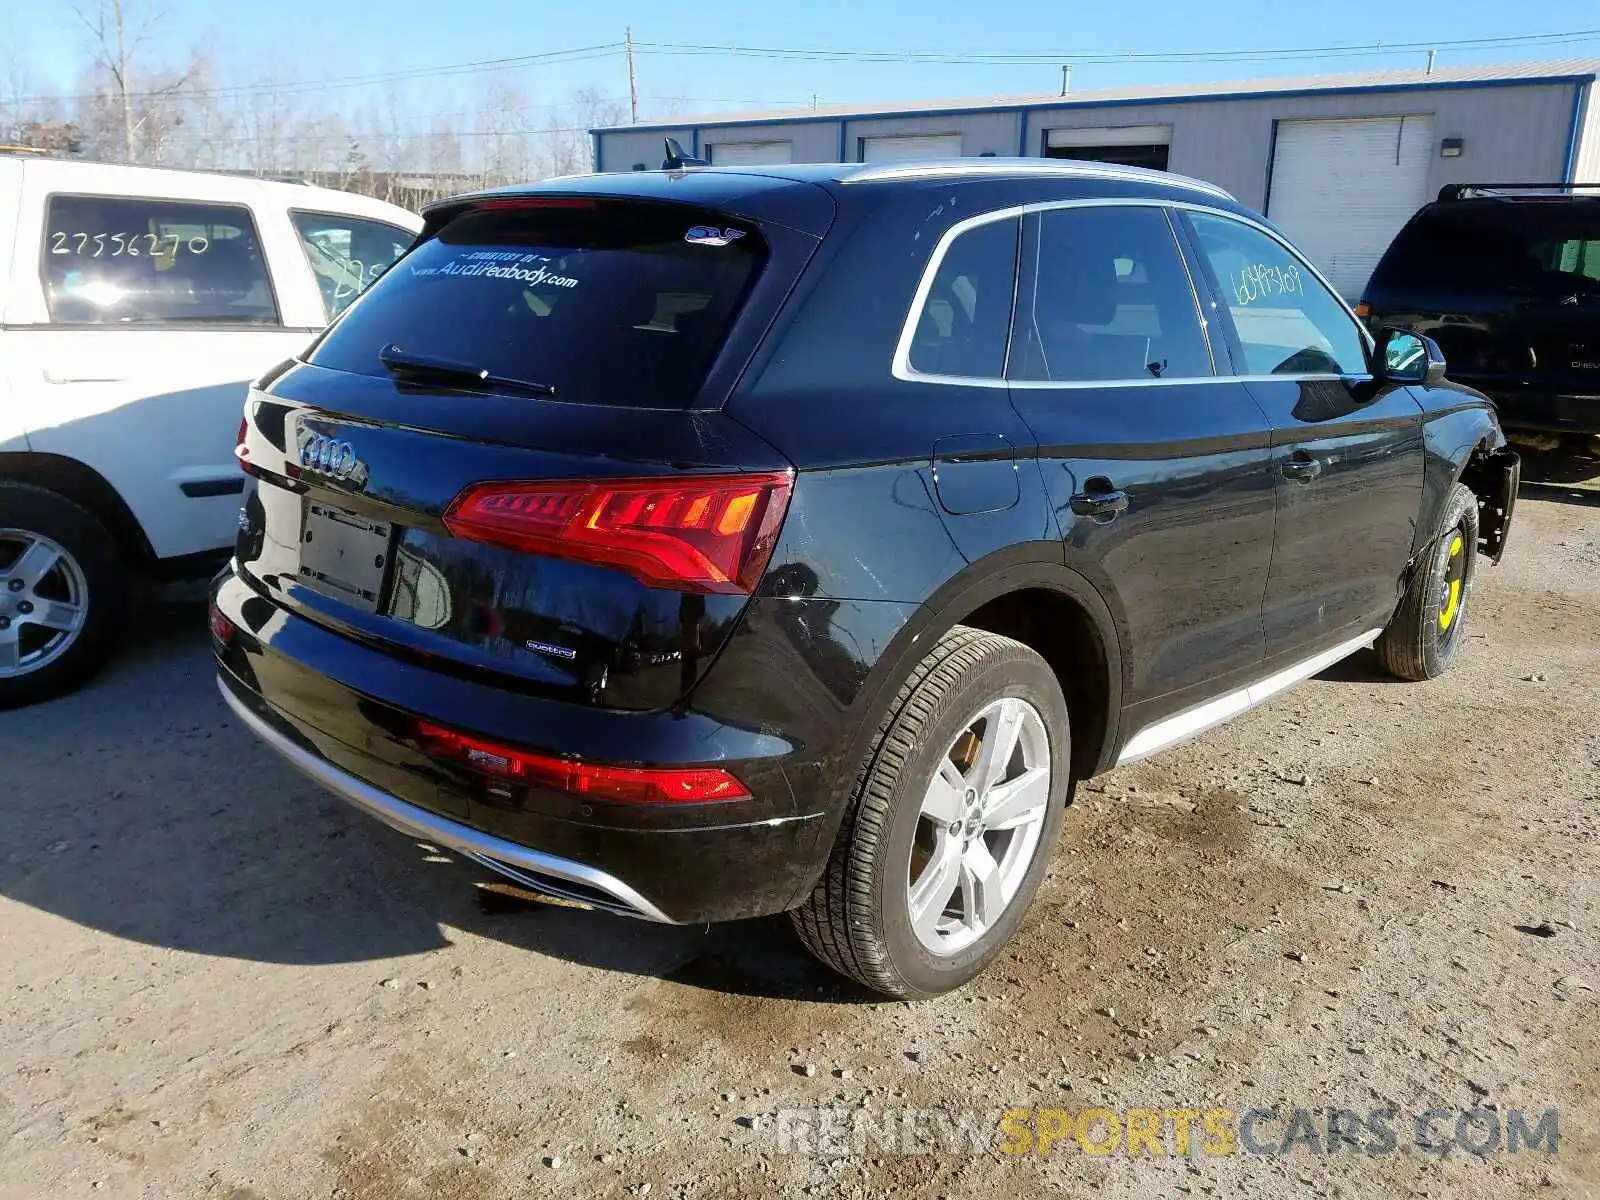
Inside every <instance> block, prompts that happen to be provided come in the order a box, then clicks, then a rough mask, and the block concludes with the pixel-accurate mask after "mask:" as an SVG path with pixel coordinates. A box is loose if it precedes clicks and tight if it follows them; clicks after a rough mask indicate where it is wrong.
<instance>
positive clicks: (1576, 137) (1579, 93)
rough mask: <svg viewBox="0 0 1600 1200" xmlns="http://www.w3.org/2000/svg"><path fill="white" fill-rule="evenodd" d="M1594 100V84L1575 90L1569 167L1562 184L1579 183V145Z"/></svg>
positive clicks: (1562, 174)
mask: <svg viewBox="0 0 1600 1200" xmlns="http://www.w3.org/2000/svg"><path fill="white" fill-rule="evenodd" d="M1593 100H1594V84H1592V83H1586V84H1584V85H1583V86H1582V87H1579V88H1575V89H1573V96H1572V127H1571V128H1570V129H1568V130H1567V165H1566V167H1565V168H1564V169H1563V171H1562V173H1561V182H1562V183H1577V182H1579V180H1578V179H1576V178H1575V177H1574V172H1576V171H1577V169H1578V144H1579V142H1580V140H1581V139H1582V136H1583V126H1584V122H1585V119H1586V118H1587V116H1588V113H1589V105H1590V103H1591V102H1592V101H1593Z"/></svg>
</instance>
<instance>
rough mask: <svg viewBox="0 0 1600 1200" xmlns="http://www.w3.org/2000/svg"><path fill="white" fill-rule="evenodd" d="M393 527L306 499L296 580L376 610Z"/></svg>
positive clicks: (325, 592) (356, 606)
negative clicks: (298, 569)
mask: <svg viewBox="0 0 1600 1200" xmlns="http://www.w3.org/2000/svg"><path fill="white" fill-rule="evenodd" d="M393 540H394V526H393V525H391V524H390V523H389V522H388V521H374V520H371V519H369V518H367V517H363V516H361V515H359V514H358V513H353V512H350V511H349V510H348V509H343V508H339V507H337V506H336V505H332V504H323V503H321V502H320V501H315V500H313V501H309V502H307V504H306V508H305V521H304V523H303V525H302V526H301V530H300V582H302V583H304V584H305V585H306V586H307V587H309V588H313V589H315V590H316V591H319V592H321V593H322V594H323V595H325V596H332V597H334V598H335V599H338V600H342V601H344V602H345V603H346V604H349V605H352V606H353V607H355V608H359V609H361V610H362V611H364V612H377V611H378V603H379V601H380V600H381V599H382V597H383V583H384V579H385V577H386V575H387V574H388V568H389V558H390V554H389V548H390V545H391V543H392V542H393Z"/></svg>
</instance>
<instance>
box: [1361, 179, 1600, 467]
mask: <svg viewBox="0 0 1600 1200" xmlns="http://www.w3.org/2000/svg"><path fill="white" fill-rule="evenodd" d="M1361 311H1364V312H1366V313H1367V314H1368V320H1369V322H1370V323H1371V326H1372V328H1374V329H1381V328H1385V327H1398V328H1403V329H1409V330H1413V331H1415V332H1417V333H1423V334H1427V335H1428V336H1429V337H1432V338H1433V339H1434V340H1435V341H1436V342H1438V344H1439V345H1440V346H1441V347H1442V348H1443V350H1444V354H1445V356H1446V357H1447V358H1448V359H1449V360H1450V378H1452V379H1455V380H1458V381H1460V382H1461V383H1465V384H1468V385H1470V386H1472V387H1475V388H1477V389H1479V390H1480V391H1482V392H1485V393H1487V394H1488V395H1489V396H1490V397H1492V398H1493V400H1494V402H1495V406H1496V407H1497V408H1498V409H1499V413H1500V420H1501V421H1502V423H1503V424H1504V425H1505V426H1506V427H1507V428H1518V429H1530V430H1542V431H1545V432H1547V433H1568V434H1586V435H1589V436H1591V437H1593V436H1600V184H1593V185H1587V186H1585V185H1576V184H1552V185H1539V184H1503V183H1498V184H1456V185H1452V186H1450V187H1446V188H1445V189H1444V190H1443V191H1441V192H1440V194H1439V199H1438V200H1437V201H1435V202H1434V203H1432V204H1429V205H1427V206H1425V207H1424V208H1423V209H1422V210H1421V211H1419V212H1418V213H1417V214H1416V216H1414V217H1412V219H1411V220H1410V222H1408V223H1407V224H1406V226H1405V228H1404V229H1402V230H1401V231H1400V233H1399V234H1398V235H1397V236H1396V237H1395V240H1394V242H1393V244H1392V245H1390V247H1389V249H1388V252H1387V253H1385V254H1384V256H1383V259H1382V261H1381V262H1379V264H1378V268H1377V270H1376V271H1375V272H1374V273H1373V276H1372V281H1371V282H1370V283H1369V284H1368V285H1367V290H1366V294H1365V296H1364V297H1363V301H1362V310H1361Z"/></svg>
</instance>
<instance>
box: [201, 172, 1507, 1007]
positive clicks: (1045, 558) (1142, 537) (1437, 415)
mask: <svg viewBox="0 0 1600 1200" xmlns="http://www.w3.org/2000/svg"><path fill="white" fill-rule="evenodd" d="M238 455H239V458H240V460H241V462H242V463H243V464H244V466H245V468H246V470H247V472H248V475H249V476H250V486H249V488H248V489H247V494H246V499H245V504H244V507H243V509H242V511H241V513H240V532H239V539H238V546H237V550H236V554H235V557H234V560H233V562H232V564H231V566H230V567H229V568H228V569H227V570H226V571H225V572H224V573H223V574H222V575H221V576H219V578H218V581H217V583H216V584H215V586H214V589H213V596H212V610H211V623H212V633H213V638H214V643H215V652H216V658H217V663H218V668H219V671H218V674H219V684H220V686H221V690H222V693H223V696H224V697H225V699H226V700H227V702H228V704H229V705H230V706H231V707H232V708H233V710H234V711H235V713H237V715H238V716H239V718H240V719H241V720H242V721H243V722H244V723H245V724H246V725H248V726H249V727H250V728H251V729H252V730H253V731H254V732H255V733H256V734H258V735H259V736H260V737H261V738H262V739H263V740H264V741H265V742H267V743H268V744H269V745H270V746H272V747H273V748H274V749H275V750H277V751H278V752H279V753H280V754H281V755H282V756H283V757H284V758H286V759H287V760H288V761H289V762H290V763H292V764H294V765H295V766H296V767H298V768H300V769H301V770H302V771H304V772H305V773H306V774H307V775H309V776H310V777H311V778H312V779H314V780H316V781H318V782H319V783H321V784H323V785H324V786H326V787H327V788H328V789H329V790H331V791H333V792H335V793H337V794H339V795H340V796H343V797H344V798H346V799H348V800H350V801H352V802H354V803H355V804H356V805H358V806H360V807H361V808H363V809H366V810H367V811H369V812H370V813H372V814H373V815H375V816H377V817H379V818H381V819H382V820H384V821H387V822H389V823H390V824H392V825H395V826H397V827H399V828H400V829H402V830H404V831H406V832H408V833H410V834H411V835H413V836H414V837H417V838H419V839H421V840H424V841H426V842H428V843H429V844H431V845H434V846H440V847H448V848H451V849H453V850H454V851H456V852H459V853H460V854H462V855H465V856H466V857H468V858H471V859H473V860H476V861H477V862H478V863H480V864H482V865H483V866H485V867H489V868H492V869H493V870H494V871H497V872H500V873H502V874H504V875H506V876H509V877H511V878H512V879H514V880H517V881H519V882H520V883H521V884H522V885H523V886H524V887H525V888H530V889H534V890H536V891H540V892H543V893H546V894H550V895H554V896H558V897H563V898H565V899H568V900H576V901H579V902H581V903H583V904H586V905H589V906H591V907H593V908H595V909H601V910H606V911H609V912H613V913H621V914H626V915H629V916H633V917H643V918H648V919H651V920H656V921H668V922H706V921H717V920H726V919H731V918H739V917H751V916H756V915H760V914H770V913H778V912H785V911H787V912H790V913H791V914H792V916H793V923H794V925H795V927H796V928H797V930H798V931H799V934H800V937H801V939H802V940H803V941H804V943H805V945H806V946H807V947H808V948H809V949H810V950H811V951H813V952H814V953H815V954H817V955H818V956H819V957H820V958H822V959H823V960H824V961H825V962H827V963H829V964H830V965H832V966H834V967H835V968H837V969H839V970H840V971H842V972H845V973H846V974H848V975H850V976H852V977H854V978H855V979H857V980H859V981H861V982H862V983H863V984H865V985H867V986H869V987H871V988H874V989H877V990H879V991H881V992H884V993H888V994H891V995H896V996H902V997H919V996H929V995H934V994H937V993H940V992H943V991H947V990H949V989H951V988H954V987H957V986H959V985H960V984H962V983H964V982H965V981H966V980H968V979H970V978H972V977H973V976H974V975H976V974H977V973H978V972H979V971H980V970H982V968H983V967H984V965H985V964H986V963H988V962H989V961H990V960H991V959H993V957H994V956H995V955H996V954H997V953H998V952H999V951H1000V949H1001V947H1002V946H1004V944H1005V943H1006V942H1007V940H1008V939H1009V938H1010V937H1011V936H1012V934H1013V933H1014V932H1015V931H1016V929H1017V928H1018V926H1019V924H1020V923H1021V922H1022V920H1023V918H1024V916H1025V913H1026V911H1027V909H1028V906H1029V903H1030V902H1031V900H1032V898H1033V895H1034V893H1035V891H1036V890H1037V888H1038V887H1039V883H1040V880H1041V878H1042V876H1043V874H1044V871H1045V869H1046V867H1047V865H1048V862H1049V859H1050V857H1051V854H1052V850H1053V846H1054V842H1055V839H1056V836H1057V832H1058V829H1059V827H1060V824H1061V820H1062V813H1063V810H1064V808H1065V806H1066V805H1067V803H1068V802H1069V800H1070V797H1071V795H1072V789H1073V784H1074V782H1075V781H1077V780H1081V779H1084V778H1086V777H1089V776H1092V775H1095V774H1096V773H1099V772H1103V771H1106V770H1108V769H1110V768H1111V767H1113V766H1115V765H1117V764H1119V763H1126V762H1130V761H1133V760H1135V759H1138V758H1142V757H1144V756H1146V755H1149V754H1152V753H1155V752H1156V751H1159V750H1161V749H1163V748H1165V747H1167V746H1170V745H1172V744H1174V743H1177V742H1179V741H1182V740H1184V739H1185V738H1188V737H1191V736H1193V735H1195V734H1198V733H1200V732H1201V731H1203V730H1204V729H1206V728H1208V727H1210V726H1212V725H1215V724H1217V723H1218V722H1220V721H1223V720H1225V719H1227V718H1228V717H1230V716H1232V715H1234V714H1236V713H1238V712H1241V711H1243V710H1244V709H1247V708H1249V707H1251V706H1252V705H1254V704H1257V703H1260V702H1261V701H1263V700H1265V699H1266V698H1268V697H1269V696H1271V695H1273V694H1275V693H1277V692H1279V691H1281V690H1282V689H1283V688H1285V687H1287V686H1289V685H1290V684H1292V683H1294V682H1295V681H1297V680H1299V679H1302V678H1304V677H1306V676H1309V675H1311V674H1313V673H1315V672H1317V671H1319V670H1321V669H1322V668H1324V667H1326V666H1327V665H1329V664H1331V663H1333V662H1335V661H1337V660H1338V659H1340V658H1342V657H1344V656H1346V655H1348V654H1351V653H1353V652H1355V651H1357V650H1359V649H1361V648H1364V647H1368V646H1375V647H1376V650H1377V652H1378V656H1379V658H1380V660H1381V661H1382V662H1383V663H1384V664H1385V665H1386V666H1387V667H1388V668H1389V669H1390V670H1391V671H1392V672H1393V673H1395V674H1396V675H1398V676H1400V677H1402V678H1406V679H1424V678H1429V677H1432V676H1434V675H1437V674H1438V673H1440V672H1441V671H1442V670H1444V668H1445V667H1446V666H1447V665H1448V663H1449V662H1450V660H1451V658H1452V657H1453V656H1454V655H1455V654H1456V653H1457V652H1458V651H1459V649H1460V647H1461V644H1462V630H1463V628H1464V625H1465V622H1466V620H1467V614H1468V610H1469V608H1470V599H1471V595H1472V582H1473V578H1474V572H1475V568H1476V564H1477V562H1478V559H1479V556H1480V555H1482V556H1486V557H1489V558H1492V559H1496V560H1497V559H1498V557H1499V554H1500V552H1501V549H1502V547H1503V545H1504V542H1505V538H1506V534H1507V530H1508V528H1509V525H1510V521H1511V515H1512V513H1511V507H1512V500H1513V496H1514V494H1515V486H1516V478H1517V459H1516V457H1515V455H1514V454H1512V453H1510V452H1509V451H1508V449H1507V448H1506V445H1505V441H1504V438H1503V437H1502V435H1501V432H1500V429H1499V428H1498V426H1497V424H1496V422H1495V418H1494V414H1493V411H1492V409H1491V408H1490V406H1489V405H1488V403H1487V402H1486V401H1485V399H1484V398H1483V397H1482V396H1480V395H1478V394H1477V393H1475V392H1472V391H1469V390H1466V389H1463V388H1460V387H1456V386H1454V385H1452V384H1449V383H1446V382H1445V381H1444V379H1443V363H1442V362H1441V361H1440V359H1439V356H1438V351H1437V348H1436V347H1435V346H1433V344H1432V343H1431V342H1429V341H1427V340H1426V339H1425V338H1421V337H1418V336H1416V335H1412V334H1396V335H1390V334H1387V333H1383V334H1380V335H1379V336H1378V337H1376V338H1374V337H1372V336H1370V335H1369V334H1368V333H1367V332H1366V331H1365V330H1364V329H1363V327H1362V325H1361V324H1360V323H1359V322H1358V321H1357V320H1356V318H1355V317H1354V315H1353V314H1352V313H1351V311H1350V310H1349V309H1348V308H1347V307H1346V306H1345V305H1344V304H1343V303H1342V302H1340V301H1339V300H1338V299H1337V297H1336V296H1335V295H1334V293H1333V292H1332V291H1331V290H1330V289H1329V288H1328V286H1327V285H1326V283H1325V282H1324V281H1323V280H1322V278H1321V277H1320V276H1319V275H1318V274H1317V272H1316V270H1315V269H1313V267H1312V266H1311V265H1310V264H1308V263H1307V262H1306V261H1305V260H1304V259H1303V258H1301V257H1300V255H1299V254H1298V253H1297V252H1296V251H1295V250H1294V249H1293V247H1292V246H1290V245H1289V243H1288V242H1287V241H1286V240H1285V239H1284V238H1283V237H1282V235H1280V234H1279V233H1278V232H1276V231H1275V230H1274V229H1273V228H1272V227H1271V226H1270V225H1268V224H1266V223H1265V222H1263V221H1262V220H1261V218H1259V217H1258V216H1256V215H1255V214H1253V213H1251V212H1249V211H1248V210H1247V209H1245V208H1244V207H1242V206H1241V205H1239V204H1238V203H1236V202H1235V201H1233V200H1232V199H1231V198H1230V197H1229V196H1228V195H1226V194H1225V193H1224V192H1222V191H1220V190H1218V189H1216V188H1214V187H1211V186H1209V185H1207V184H1202V183H1198V182H1193V181H1189V180H1185V179H1183V178H1180V177H1176V176H1172V175H1168V174H1161V173H1155V172H1147V171H1140V170H1137V169H1132V168H1115V167H1106V166H1102V165H1091V164H1073V163H1064V162H1050V163H1043V162H1037V161H1017V162H1007V161H1004V160H989V159H985V160H972V161H964V162H953V163H929V164H917V165H911V166H893V167H884V166H862V165H836V166H818V167H781V168H761V169H748V170H714V169H696V168H691V169H682V170H664V171H660V172H639V173H632V174H626V175H597V176H590V177H585V178H578V179H568V180H562V181H557V182H551V183H548V184H544V185H539V186H530V187H526V188H517V189H511V190H502V191H495V192H488V193H483V194H478V195H469V196H463V197H460V198H457V199H453V200H450V201H447V202H444V203H441V204H439V205H436V206H435V207H433V208H432V209H430V210H429V211H428V213H427V225H426V228H425V230H424V231H423V233H422V235H421V236H420V237H419V239H418V241H417V244H416V245H415V246H414V247H413V248H412V249H411V251H410V252H409V253H408V254H407V255H406V256H405V257H403V258H402V259H400V260H399V261H398V262H397V263H396V264H395V265H394V266H393V267H392V268H391V269H390V270H389V271H388V272H387V273H386V274H385V275H384V276H383V277H382V278H381V279H380V280H379V281H378V282H377V283H376V284H375V285H374V286H373V287H372V288H371V289H370V290H369V291H368V292H367V293H366V294H365V296H364V297H363V298H362V299H361V300H360V301H358V302H357V303H356V304H355V305H354V306H353V307H352V308H350V309H349V311H348V312H346V313H345V314H344V315H343V316H342V317H341V318H340V319H339V320H338V321H337V322H336V323H335V324H334V325H333V326H332V327H331V328H330V329H329V330H327V331H326V333H325V334H324V335H323V336H322V337H320V338H319V339H318V340H317V341H316V342H315V344H313V345H312V346H311V347H310V348H309V349H308V350H307V351H306V352H305V353H304V354H303V355H302V356H301V357H300V358H298V359H296V360H294V361H292V362H289V363H286V364H284V365H283V366H281V367H280V368H278V369H276V370H274V371H273V372H271V373H270V374H269V375H268V376H267V377H265V378H263V379H261V380H260V381H258V383H257V384H256V386H255V387H254V388H253V389H252V391H251V393H250V396H249V399H248V401H247V407H246V414H245V420H244V423H243V425H242V426H241V430H240V436H239V447H238Z"/></svg>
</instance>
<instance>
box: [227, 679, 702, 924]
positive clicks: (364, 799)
mask: <svg viewBox="0 0 1600 1200" xmlns="http://www.w3.org/2000/svg"><path fill="white" fill-rule="evenodd" d="M217 690H218V691H220V692H221V693H222V698H223V699H224V700H226V701H227V702H228V707H229V708H231V709H232V710H233V715H234V716H236V717H238V718H239V720H240V721H242V722H244V724H245V726H246V727H247V728H248V729H249V730H250V732H251V733H253V734H255V735H256V736H257V737H258V738H260V739H261V740H262V741H263V742H265V743H266V744H267V745H268V746H271V747H272V749H274V750H276V751H277V752H278V754H279V755H281V756H282V757H283V758H284V759H286V760H288V763H289V765H290V766H292V767H294V768H295V769H296V770H298V771H300V773H301V774H303V775H305V776H306V777H308V778H309V779H311V780H312V781H313V782H314V783H318V784H320V785H321V786H323V787H324V788H326V789H327V790H328V791H330V792H332V793H333V794H334V795H336V796H338V797H339V798H340V799H342V800H346V801H348V802H349V803H351V804H353V805H355V806H356V807H357V808H359V809H361V810H362V811H363V812H365V813H367V814H368V815H369V816H373V817H377V818H378V820H380V821H382V822H383V823H384V824H386V825H390V826H392V827H394V828H395V829H398V830H400V832H402V833H404V834H407V835H408V836H410V837H414V838H416V839H418V840H419V841H424V842H427V843H428V844H429V845H432V846H439V847H443V848H445V849H449V850H454V851H455V852H456V853H458V854H461V855H464V856H465V857H467V858H470V859H472V860H473V861H474V862H476V863H479V864H481V865H482V866H485V867H488V868H489V869H490V870H492V871H497V872H499V873H500V874H502V875H504V876H506V878H508V879H513V880H515V881H516V882H518V883H520V884H522V885H523V886H524V887H529V888H532V889H533V890H534V891H540V892H548V893H549V894H550V895H553V896H557V897H560V898H561V899H564V900H576V901H578V902H579V903H582V904H587V905H590V906H592V907H594V908H599V909H603V910H605V911H606V912H612V913H617V914H618V915H620V916H625V917H639V918H642V919H643V920H646V921H660V922H662V923H663V924H667V925H671V924H675V923H676V922H674V921H673V920H672V918H670V917H668V916H667V915H666V914H665V913H664V912H662V911H661V910H660V909H659V908H657V907H656V906H655V905H654V904H652V903H650V901H648V900H646V899H645V898H644V897H643V896H641V895H640V894H639V893H638V892H636V891H635V890H634V889H633V888H631V887H629V886H628V885H627V884H626V883H624V882H623V881H622V880H620V879H618V878H616V876H614V875H610V874H607V873H606V872H605V871H601V870H598V869H597V868H595V867H590V866H585V865H584V864H583V863H579V862H572V861H571V860H570V859H565V858H557V857H556V856H555V855H553V854H545V853H543V852H542V851H539V850H531V849H529V848H528V847H527V846H520V845H518V844H517V843H515V842H508V841H506V840H505V839H504V838H497V837H495V836H494V835H493V834H488V833H484V832H482V831H481V830H477V829H473V828H472V827H471V826H469V825H463V824H461V823H460V822H459V821H452V820H450V818H448V817H442V816H440V815H439V814H438V813H431V812H429V811H427V810H426V809H423V808H418V807H417V806H416V805H414V804H407V803H406V802H405V801H404V800H401V799H399V798H398V797H395V796H391V795H389V793H387V792H384V791H380V790H379V789H377V788H375V787H373V786H372V785H371V784H369V783H366V782H364V781H363V780H360V779H357V778H356V777H355V776H354V775H351V774H349V773H348V772H346V771H341V770H340V769H339V768H338V767H336V766H334V765H333V764H332V763H330V762H328V761H327V760H326V759H323V758H319V757H317V756H316V755H315V754H312V753H310V752H309V751H306V750H303V749H301V748H300V747H299V746H296V745H295V744H294V743H293V742H291V741H290V740H289V739H288V738H286V737H284V736H283V734H281V733H279V732H278V731H277V730H276V729H273V728H272V727H271V726H270V725H268V724H267V723H266V722H265V721H263V720H262V719H261V718H260V717H258V716H256V715H255V713H253V712H251V711H250V710H249V709H248V708H246V707H245V706H244V704H243V703H242V702H241V701H240V700H239V698H238V697H237V696H235V695H234V694H233V692H232V691H231V690H230V689H229V688H228V686H227V684H225V683H223V681H222V680H221V679H220V678H219V679H218V680H217Z"/></svg>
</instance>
